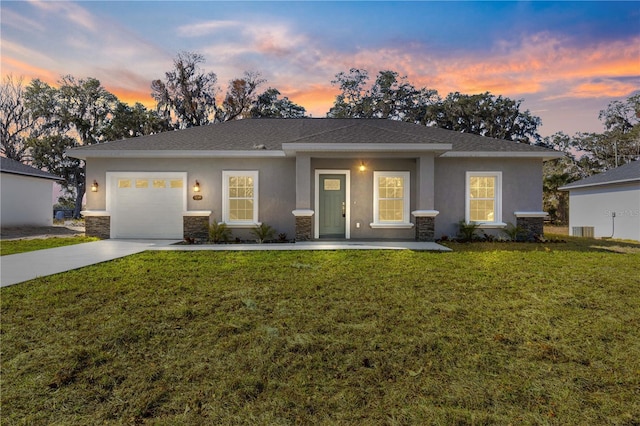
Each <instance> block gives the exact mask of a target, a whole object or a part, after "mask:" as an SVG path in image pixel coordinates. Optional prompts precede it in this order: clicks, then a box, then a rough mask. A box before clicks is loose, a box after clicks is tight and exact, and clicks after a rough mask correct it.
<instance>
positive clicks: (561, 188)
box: [558, 178, 640, 191]
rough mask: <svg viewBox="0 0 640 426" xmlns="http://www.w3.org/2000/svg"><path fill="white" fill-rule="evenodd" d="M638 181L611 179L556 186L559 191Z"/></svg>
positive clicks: (638, 180)
mask: <svg viewBox="0 0 640 426" xmlns="http://www.w3.org/2000/svg"><path fill="white" fill-rule="evenodd" d="M632 182H640V179H639V178H632V179H621V180H612V181H609V182H598V183H585V184H584V185H566V186H561V187H560V188H558V190H559V191H571V190H572V189H580V188H589V187H592V186H606V185H617V184H621V183H632Z"/></svg>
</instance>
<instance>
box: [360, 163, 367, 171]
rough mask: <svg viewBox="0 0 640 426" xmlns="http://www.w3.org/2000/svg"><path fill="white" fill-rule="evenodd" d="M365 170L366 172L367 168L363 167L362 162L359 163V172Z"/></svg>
mask: <svg viewBox="0 0 640 426" xmlns="http://www.w3.org/2000/svg"><path fill="white" fill-rule="evenodd" d="M365 170H367V166H365V165H364V161H361V162H360V171H361V172H364V171H365Z"/></svg>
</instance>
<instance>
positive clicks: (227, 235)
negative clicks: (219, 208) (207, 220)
mask: <svg viewBox="0 0 640 426" xmlns="http://www.w3.org/2000/svg"><path fill="white" fill-rule="evenodd" d="M230 239H231V229H229V227H228V226H227V224H226V223H224V222H222V223H218V221H217V220H215V219H214V220H213V223H212V224H211V225H209V241H211V242H212V243H216V244H219V243H226V242H228V241H229V240H230Z"/></svg>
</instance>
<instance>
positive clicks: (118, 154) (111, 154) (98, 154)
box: [67, 150, 285, 160]
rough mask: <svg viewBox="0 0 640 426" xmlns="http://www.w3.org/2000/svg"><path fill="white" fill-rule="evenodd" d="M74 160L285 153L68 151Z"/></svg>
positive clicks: (277, 154)
mask: <svg viewBox="0 0 640 426" xmlns="http://www.w3.org/2000/svg"><path fill="white" fill-rule="evenodd" d="M67 155H68V156H69V157H72V158H79V159H81V160H86V159H87V158H274V157H285V153H284V151H280V150H278V151H239V150H237V151H211V150H193V151H192V150H185V151H178V150H158V151H152V150H149V151H144V150H122V151H120V150H118V151H116V150H113V151H110V150H109V151H107V150H105V151H98V150H96V151H91V152H86V153H84V152H82V151H75V152H74V151H68V152H67Z"/></svg>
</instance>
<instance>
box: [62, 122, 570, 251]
mask: <svg viewBox="0 0 640 426" xmlns="http://www.w3.org/2000/svg"><path fill="white" fill-rule="evenodd" d="M68 155H70V156H71V157H74V158H80V159H83V160H86V165H87V186H88V187H89V186H90V185H91V184H92V183H93V184H94V187H95V188H96V189H97V191H95V192H88V193H87V210H86V211H84V212H83V215H84V216H85V218H86V232H87V235H97V236H100V237H104V238H109V237H110V238H183V237H188V236H191V237H199V238H203V237H205V236H206V233H205V231H206V225H207V224H209V223H210V221H213V220H216V221H218V222H224V223H226V224H227V225H228V227H229V228H231V229H232V231H233V233H234V235H235V236H238V237H240V238H247V237H248V236H249V235H250V234H249V230H250V229H251V228H253V227H255V226H256V225H257V224H260V223H266V224H268V225H270V226H271V227H273V228H274V229H275V230H276V231H277V232H278V233H284V234H287V236H288V238H289V239H291V238H295V239H296V240H298V241H300V240H314V239H322V238H337V239H376V240H382V239H417V240H419V241H431V240H434V239H437V238H440V237H442V236H455V235H456V234H457V231H458V223H459V222H460V221H461V220H465V221H467V222H469V221H473V222H478V223H480V224H481V227H482V228H484V229H486V230H487V232H494V233H495V232H498V231H497V230H499V229H500V228H503V227H505V226H506V225H507V223H509V222H511V223H513V224H519V225H520V226H523V227H526V228H527V229H529V230H530V231H531V232H532V233H535V234H542V232H543V230H542V224H543V218H544V216H545V215H546V213H544V212H542V162H543V161H544V160H545V159H550V158H557V157H558V156H560V155H561V154H560V153H558V152H556V151H552V150H548V149H544V148H542V147H537V146H531V145H527V144H519V143H514V142H511V141H506V140H499V139H492V138H486V137H481V136H477V135H472V134H466V133H459V132H454V131H449V130H444V129H440V128H434V127H425V126H421V125H417V124H411V123H404V122H400V121H392V120H382V119H312V118H305V119H245V120H238V121H231V122H226V123H221V124H213V125H207V126H201V127H193V128H189V129H184V130H178V131H172V132H165V133H160V134H156V135H151V136H141V137H137V138H131V139H126V140H120V141H114V142H108V143H102V144H96V145H91V146H86V147H80V148H74V149H72V150H70V151H68Z"/></svg>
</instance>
